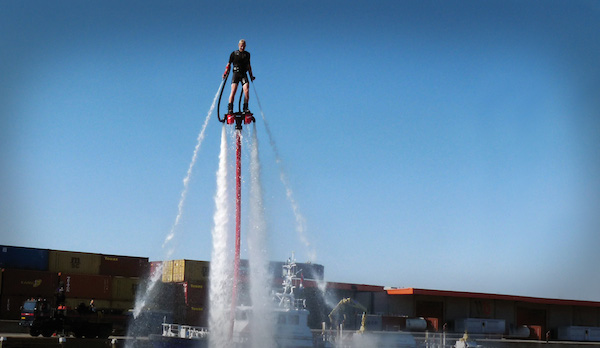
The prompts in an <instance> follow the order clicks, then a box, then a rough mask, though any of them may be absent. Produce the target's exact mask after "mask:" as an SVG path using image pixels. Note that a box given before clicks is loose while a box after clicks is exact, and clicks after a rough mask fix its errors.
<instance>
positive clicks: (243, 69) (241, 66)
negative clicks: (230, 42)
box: [223, 39, 255, 114]
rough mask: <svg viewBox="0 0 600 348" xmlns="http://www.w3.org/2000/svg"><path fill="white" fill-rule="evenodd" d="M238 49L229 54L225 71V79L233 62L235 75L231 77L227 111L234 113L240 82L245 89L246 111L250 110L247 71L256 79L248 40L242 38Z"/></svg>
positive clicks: (252, 78) (251, 77)
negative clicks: (234, 101) (248, 48)
mask: <svg viewBox="0 0 600 348" xmlns="http://www.w3.org/2000/svg"><path fill="white" fill-rule="evenodd" d="M238 48H239V49H238V50H237V51H233V52H231V55H229V63H227V66H226V67H225V72H224V73H223V79H225V78H226V77H227V74H228V73H229V68H230V67H231V65H232V64H233V76H232V77H231V94H230V95H229V104H227V112H228V113H229V114H232V113H233V98H235V92H236V91H237V88H238V84H239V83H240V82H242V88H243V91H244V112H250V110H248V99H249V97H250V84H249V83H248V82H249V81H248V75H246V73H247V72H249V73H250V79H251V80H252V81H254V79H255V77H254V75H252V66H251V65H250V52H248V51H246V40H243V39H242V40H240V42H239V43H238Z"/></svg>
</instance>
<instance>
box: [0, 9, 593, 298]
mask: <svg viewBox="0 0 600 348" xmlns="http://www.w3.org/2000/svg"><path fill="white" fill-rule="evenodd" d="M241 38H244V39H246V40H247V44H248V46H247V50H248V51H249V52H251V54H252V67H253V70H254V73H255V75H256V77H257V79H256V81H255V82H254V83H255V84H254V86H255V88H256V91H257V93H258V97H259V98H260V101H261V105H262V107H263V112H264V115H265V117H266V119H267V121H268V124H269V127H270V129H271V132H272V134H273V137H274V140H275V143H276V145H277V150H278V151H279V154H280V155H281V159H282V161H283V162H282V165H283V168H284V170H285V173H286V175H287V176H288V179H289V183H290V187H291V189H292V191H293V196H294V199H295V200H296V202H297V204H298V208H299V210H300V212H301V214H302V216H303V217H304V219H305V220H306V235H307V237H308V239H309V240H310V242H311V248H313V249H314V251H315V252H316V259H314V260H312V261H314V262H318V263H321V264H323V265H324V266H325V271H326V277H327V279H328V280H330V281H340V282H352V283H364V284H376V285H385V286H398V287H422V288H432V289H443V290H462V291H478V292H491V293H503V294H512V295H528V296H539V297H555V298H569V299H586V300H596V301H600V277H599V276H598V265H599V264H600V253H599V252H598V247H599V246H600V217H599V216H600V214H599V213H600V166H599V164H600V163H599V159H600V65H599V64H598V62H600V6H599V5H598V2H596V1H569V2H566V1H506V0H502V1H293V2H292V1H257V2H248V1H228V2H220V1H219V2H217V1H148V0H144V1H121V0H119V1H111V0H103V1H50V2H49V1H34V0H31V1H10V0H7V1H1V2H0V47H1V49H0V77H1V81H2V83H1V84H0V146H1V148H2V151H1V152H0V154H1V155H0V161H1V162H0V164H1V172H0V233H1V240H0V243H1V244H8V245H19V246H28V247H38V248H51V249H61V250H75V251H89V252H100V253H107V254H120V255H135V256H147V257H150V259H151V260H159V259H161V258H162V257H163V255H164V251H163V250H162V248H161V244H162V242H163V240H164V238H165V236H166V235H167V233H168V232H169V230H170V228H171V226H172V225H173V222H174V219H175V216H176V215H177V204H178V201H179V196H180V194H181V190H182V188H183V184H182V180H183V178H184V177H185V174H186V171H187V168H188V165H189V163H190V160H191V156H192V153H193V150H194V146H195V144H196V137H197V135H198V132H199V131H200V128H201V126H202V124H203V122H204V120H205V118H206V115H207V112H208V110H209V107H210V105H211V102H212V100H213V97H214V95H215V93H216V92H217V89H218V87H219V83H220V81H221V74H222V73H223V70H224V67H225V64H226V62H227V59H228V56H229V54H230V52H231V51H233V50H235V49H236V48H237V42H238V40H239V39H241ZM250 107H251V109H252V110H254V111H255V112H256V113H257V114H258V111H259V110H258V105H257V102H256V97H255V95H254V91H253V90H252V89H251V100H250ZM214 117H215V115H213V120H212V122H211V123H210V125H209V127H208V129H207V136H206V139H205V140H204V143H203V145H202V148H201V150H200V153H199V157H198V162H197V164H196V166H195V168H194V174H193V176H192V181H191V182H190V191H189V193H188V200H187V202H186V205H185V207H184V215H183V218H182V221H181V224H180V225H179V226H178V228H177V230H176V240H175V245H176V246H177V249H176V252H175V254H174V255H173V257H174V258H187V259H198V260H207V259H209V258H210V249H211V235H210V231H211V228H212V214H213V211H214V201H213V195H214V193H215V173H216V170H217V163H218V158H217V157H218V149H219V141H220V140H219V139H220V125H219V124H218V122H217V121H216V119H215V118H214ZM257 129H258V134H259V141H260V142H261V147H260V149H261V150H260V151H261V152H260V156H261V161H262V166H263V176H264V184H263V186H264V187H265V200H266V208H267V216H268V221H269V228H270V256H271V259H273V260H284V259H285V258H286V257H287V256H288V255H289V253H290V252H291V251H296V255H297V258H298V259H299V261H308V260H307V259H308V257H309V256H308V255H309V250H308V248H306V247H305V246H304V245H303V244H302V243H300V241H299V237H298V234H297V233H296V222H295V217H294V214H293V212H292V208H291V205H290V204H289V203H288V201H287V200H286V196H285V187H284V186H283V185H282V183H281V182H280V181H279V167H278V165H277V164H276V163H275V155H274V151H273V148H272V147H271V146H270V144H269V139H268V137H267V136H266V131H265V127H264V123H263V122H262V120H261V119H260V117H259V122H258V124H257ZM244 254H245V251H244ZM244 254H243V255H242V256H244Z"/></svg>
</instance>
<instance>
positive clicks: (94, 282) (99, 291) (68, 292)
mask: <svg viewBox="0 0 600 348" xmlns="http://www.w3.org/2000/svg"><path fill="white" fill-rule="evenodd" d="M61 281H62V282H63V283H64V288H65V296H66V298H67V299H69V298H93V299H99V300H110V298H111V296H112V279H111V277H109V276H103V275H91V274H62V275H61Z"/></svg>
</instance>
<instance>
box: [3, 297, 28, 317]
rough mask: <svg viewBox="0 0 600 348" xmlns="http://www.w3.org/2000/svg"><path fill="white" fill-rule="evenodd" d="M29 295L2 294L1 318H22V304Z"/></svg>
mask: <svg viewBox="0 0 600 348" xmlns="http://www.w3.org/2000/svg"><path fill="white" fill-rule="evenodd" d="M28 299H29V296H23V295H20V296H19V295H14V296H7V295H2V297H0V318H1V319H5V320H19V319H20V318H21V306H22V305H23V302H25V301H26V300H28Z"/></svg>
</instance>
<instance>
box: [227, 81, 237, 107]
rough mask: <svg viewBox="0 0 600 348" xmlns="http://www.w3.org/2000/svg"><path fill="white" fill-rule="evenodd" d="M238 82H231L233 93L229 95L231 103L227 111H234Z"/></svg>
mask: <svg viewBox="0 0 600 348" xmlns="http://www.w3.org/2000/svg"><path fill="white" fill-rule="evenodd" d="M237 87H238V84H237V83H232V84H231V94H230V95H229V104H227V111H228V112H229V113H230V114H231V113H233V98H234V97H235V92H237Z"/></svg>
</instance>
